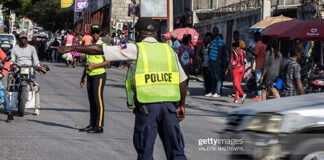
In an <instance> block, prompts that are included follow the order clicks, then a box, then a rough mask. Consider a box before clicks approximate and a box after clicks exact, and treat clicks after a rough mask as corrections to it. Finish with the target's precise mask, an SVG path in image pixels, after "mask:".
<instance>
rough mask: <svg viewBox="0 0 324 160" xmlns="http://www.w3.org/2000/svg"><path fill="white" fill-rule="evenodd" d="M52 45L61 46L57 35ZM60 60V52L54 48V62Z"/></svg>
mask: <svg viewBox="0 0 324 160" xmlns="http://www.w3.org/2000/svg"><path fill="white" fill-rule="evenodd" d="M52 46H60V42H59V41H58V40H57V38H56V37H55V39H54V42H53V43H52ZM57 61H58V54H57V51H56V50H55V49H53V50H52V62H57Z"/></svg>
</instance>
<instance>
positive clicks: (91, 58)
mask: <svg viewBox="0 0 324 160" xmlns="http://www.w3.org/2000/svg"><path fill="white" fill-rule="evenodd" d="M97 44H99V45H103V46H106V44H105V43H104V42H103V41H102V40H99V41H98V42H97ZM104 61H105V59H104V58H103V56H102V55H88V54H87V63H88V64H91V65H95V64H100V63H103V62H104ZM86 72H87V74H88V75H89V76H95V75H100V74H103V73H105V72H106V70H105V67H100V68H95V69H93V70H92V71H88V70H87V71H86Z"/></svg>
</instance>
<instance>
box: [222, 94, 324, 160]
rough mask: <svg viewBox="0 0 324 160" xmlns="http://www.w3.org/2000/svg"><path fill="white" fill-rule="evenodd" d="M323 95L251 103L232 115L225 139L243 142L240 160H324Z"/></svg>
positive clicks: (236, 156) (233, 154) (233, 155)
mask: <svg viewBox="0 0 324 160" xmlns="http://www.w3.org/2000/svg"><path fill="white" fill-rule="evenodd" d="M323 97H324V93H317V94H308V95H303V96H295V97H288V98H281V99H274V100H268V101H263V102H257V103H251V104H247V105H244V106H242V107H239V108H236V109H234V110H232V111H230V112H229V116H228V119H227V125H226V128H225V129H224V134H222V136H224V138H227V139H233V138H235V139H237V138H240V139H244V143H243V144H242V147H243V149H244V151H241V152H231V156H230V159H240V160H245V159H246V160H250V159H251V160H252V159H253V160H264V159H266V160H267V159H271V160H277V159H278V160H279V159H280V160H281V159H292V160H322V159H324V98H323Z"/></svg>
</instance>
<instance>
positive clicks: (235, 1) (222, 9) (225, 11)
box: [193, 0, 301, 46]
mask: <svg viewBox="0 0 324 160" xmlns="http://www.w3.org/2000/svg"><path fill="white" fill-rule="evenodd" d="M201 1H204V2H205V3H202V2H201ZM266 1H267V0H265V1H263V0H219V1H217V2H216V4H214V3H215V1H212V0H200V1H197V2H196V3H193V4H195V5H194V7H193V14H194V15H196V17H197V20H196V21H195V23H194V27H195V28H196V29H197V31H198V32H199V33H201V34H202V35H204V34H205V33H206V32H211V31H212V28H213V27H216V26H217V27H218V28H219V30H220V33H221V34H222V35H223V37H224V41H225V42H226V44H227V45H228V46H230V44H231V43H232V33H233V31H235V30H237V31H239V32H240V33H241V34H240V36H241V37H240V39H242V40H244V41H245V42H246V43H247V44H248V43H249V41H250V39H251V38H252V34H250V30H249V28H250V27H251V26H252V25H254V24H255V23H257V22H259V21H260V20H262V19H264V18H266V17H269V16H278V15H284V16H288V17H291V18H298V8H299V7H300V6H301V3H300V1H299V0H271V1H270V0H268V3H267V2H266ZM262 2H263V3H262ZM262 6H264V7H262Z"/></svg>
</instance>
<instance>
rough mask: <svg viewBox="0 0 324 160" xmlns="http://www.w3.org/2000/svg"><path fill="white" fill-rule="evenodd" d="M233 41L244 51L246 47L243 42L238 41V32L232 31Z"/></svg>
mask: <svg viewBox="0 0 324 160" xmlns="http://www.w3.org/2000/svg"><path fill="white" fill-rule="evenodd" d="M233 39H234V42H238V43H239V46H240V48H241V49H243V50H245V48H246V45H245V42H244V41H242V40H240V32H239V31H234V32H233Z"/></svg>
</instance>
